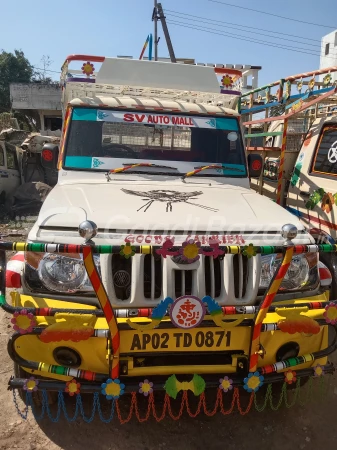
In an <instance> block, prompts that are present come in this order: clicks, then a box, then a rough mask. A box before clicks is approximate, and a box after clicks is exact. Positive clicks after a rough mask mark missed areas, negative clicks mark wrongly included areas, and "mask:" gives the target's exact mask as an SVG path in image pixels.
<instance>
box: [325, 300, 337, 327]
mask: <svg viewBox="0 0 337 450" xmlns="http://www.w3.org/2000/svg"><path fill="white" fill-rule="evenodd" d="M323 316H324V317H325V321H326V323H331V325H336V324H337V305H336V304H334V303H333V304H332V305H328V306H326V307H325V312H324V314H323Z"/></svg>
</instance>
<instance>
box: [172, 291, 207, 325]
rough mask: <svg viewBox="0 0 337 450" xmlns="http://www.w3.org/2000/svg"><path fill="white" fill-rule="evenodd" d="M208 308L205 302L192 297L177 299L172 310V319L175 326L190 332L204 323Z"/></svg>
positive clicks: (185, 296) (186, 296)
mask: <svg viewBox="0 0 337 450" xmlns="http://www.w3.org/2000/svg"><path fill="white" fill-rule="evenodd" d="M205 313H206V308H205V305H204V304H203V302H202V301H201V300H200V299H199V298H198V297H194V296H191V295H184V296H183V297H179V298H177V300H176V301H175V302H174V303H173V305H172V306H171V309H170V317H171V321H172V323H173V325H174V326H176V327H178V328H183V329H184V330H188V329H190V328H194V327H197V326H198V325H200V324H201V322H202V321H203V318H204V316H205Z"/></svg>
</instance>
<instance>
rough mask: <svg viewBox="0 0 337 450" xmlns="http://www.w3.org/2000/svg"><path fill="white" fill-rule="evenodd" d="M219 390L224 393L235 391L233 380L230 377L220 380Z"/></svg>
mask: <svg viewBox="0 0 337 450" xmlns="http://www.w3.org/2000/svg"><path fill="white" fill-rule="evenodd" d="M219 383H220V385H219V388H220V389H222V390H223V391H224V392H228V391H231V390H232V389H233V380H232V379H231V378H228V377H223V378H220V380H219Z"/></svg>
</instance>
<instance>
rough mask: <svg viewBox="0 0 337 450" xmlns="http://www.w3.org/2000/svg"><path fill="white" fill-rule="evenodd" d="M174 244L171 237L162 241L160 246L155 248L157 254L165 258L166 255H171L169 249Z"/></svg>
mask: <svg viewBox="0 0 337 450" xmlns="http://www.w3.org/2000/svg"><path fill="white" fill-rule="evenodd" d="M173 245H174V242H173V241H172V240H171V239H167V240H166V241H165V242H164V243H163V246H162V248H160V249H158V250H156V253H157V254H158V255H161V256H162V257H163V258H166V256H167V255H171V256H172V253H174V252H172V251H171V249H172V247H173Z"/></svg>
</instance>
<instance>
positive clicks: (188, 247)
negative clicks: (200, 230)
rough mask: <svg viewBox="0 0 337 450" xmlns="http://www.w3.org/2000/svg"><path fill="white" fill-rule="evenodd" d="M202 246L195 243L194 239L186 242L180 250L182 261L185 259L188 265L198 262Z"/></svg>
mask: <svg viewBox="0 0 337 450" xmlns="http://www.w3.org/2000/svg"><path fill="white" fill-rule="evenodd" d="M200 245H201V244H200V242H194V240H193V239H190V240H189V241H185V242H184V243H183V245H182V247H181V248H180V249H179V253H180V254H181V256H182V259H184V260H185V261H186V262H188V263H193V262H194V261H197V260H198V259H199V258H200V255H199V253H200Z"/></svg>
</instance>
